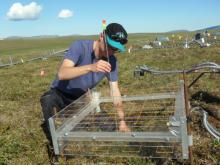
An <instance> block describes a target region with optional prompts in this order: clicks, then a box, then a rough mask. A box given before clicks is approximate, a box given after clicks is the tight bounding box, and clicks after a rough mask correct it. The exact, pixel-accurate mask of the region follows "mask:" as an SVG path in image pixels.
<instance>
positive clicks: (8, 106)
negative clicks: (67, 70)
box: [0, 34, 220, 164]
mask: <svg viewBox="0 0 220 165" xmlns="http://www.w3.org/2000/svg"><path fill="white" fill-rule="evenodd" d="M152 35H153V34H151V35H149V36H150V37H148V38H145V36H147V35H131V37H130V42H129V43H128V45H131V44H134V43H136V41H137V40H145V39H146V40H150V39H152V38H153V37H152ZM90 37H91V38H94V36H90ZM82 38H85V37H82ZM72 40H75V37H66V38H59V39H43V40H22V41H21V40H11V41H0V52H1V55H0V58H4V57H7V55H10V54H13V56H14V58H15V57H16V56H19V57H23V56H25V57H27V58H28V57H30V56H31V55H34V56H35V55H36V56H37V55H41V53H42V52H44V51H50V50H51V49H54V50H60V49H65V48H67V47H68V46H69V44H70V43H71V41H72ZM219 54H220V45H215V46H214V47H209V48H203V49H201V48H198V47H196V48H193V49H182V48H177V49H153V50H147V51H140V52H134V53H132V54H128V53H124V54H123V55H118V58H119V61H120V68H119V69H120V81H119V82H120V86H121V88H122V92H123V93H126V92H127V93H129V92H131V91H129V90H130V89H129V88H128V86H129V84H132V83H135V82H138V80H137V79H135V78H134V77H133V70H134V68H135V66H137V65H141V64H147V65H149V66H152V67H154V68H160V69H183V68H187V67H189V66H192V65H194V64H198V63H200V62H204V61H213V62H216V63H218V64H220V57H219ZM59 63H60V58H51V59H48V60H44V61H36V62H31V63H25V64H23V65H17V66H13V67H9V68H4V69H0V75H1V76H0V135H1V136H0V164H49V162H50V157H49V156H48V154H47V144H48V141H47V139H46V137H45V136H44V133H43V131H42V129H41V127H40V125H41V119H42V117H41V108H40V104H39V97H40V95H41V94H42V93H43V92H44V91H46V90H47V89H48V87H49V86H50V83H51V81H52V80H53V78H54V76H55V74H56V70H57V67H58V65H59ZM41 69H44V70H45V74H46V75H45V76H43V77H42V76H40V75H39V74H40V71H41ZM217 76H219V75H216V76H205V77H204V78H202V79H201V80H200V81H199V83H200V84H201V86H198V87H200V90H203V91H209V92H210V93H212V94H213V95H215V96H216V97H219V90H220V86H219V84H220V83H219V77H217ZM216 77H217V78H216ZM192 78H193V76H192V77H189V80H190V79H192ZM210 78H211V79H212V80H214V81H209V80H210ZM147 83H149V84H154V79H152V78H151V79H150V78H149V77H146V84H147ZM126 85H127V87H126ZM106 87H107V86H106V83H105V82H102V83H101V88H106ZM201 88H202V89H201ZM195 92H197V89H196V88H193V89H192V90H191V91H190V94H193V93H195ZM127 93H126V94H127ZM192 101H193V100H192ZM216 106H219V105H218V104H216ZM218 109H219V107H218ZM198 117H199V116H198ZM194 120H195V125H194V126H193V131H194V132H193V134H194V144H195V145H194V148H193V150H194V156H195V162H196V164H207V163H210V164H214V163H215V162H216V161H220V158H219V154H217V152H219V148H220V145H219V144H216V143H214V142H213V141H212V140H211V138H210V136H209V134H208V133H207V132H206V131H205V130H204V129H203V128H202V127H201V123H200V122H199V119H198V118H195V119H194ZM217 126H218V128H220V126H219V125H217ZM205 143H206V144H205ZM204 144H205V145H204ZM199 157H200V158H199ZM72 161H73V160H69V161H68V163H70V164H71V162H72ZM74 161H75V162H79V164H92V163H91V162H93V163H94V164H97V163H98V162H100V161H101V162H103V163H107V164H146V162H145V161H144V160H141V159H129V160H126V159H118V160H115V159H109V158H108V159H105V160H103V159H101V160H100V159H91V158H90V159H86V158H75V159H74ZM60 163H61V164H65V163H66V162H65V161H64V160H63V159H61V160H60Z"/></svg>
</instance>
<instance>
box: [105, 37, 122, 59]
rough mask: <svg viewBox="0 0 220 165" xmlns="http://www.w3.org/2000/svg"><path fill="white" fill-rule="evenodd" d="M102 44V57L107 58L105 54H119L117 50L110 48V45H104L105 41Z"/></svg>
mask: <svg viewBox="0 0 220 165" xmlns="http://www.w3.org/2000/svg"><path fill="white" fill-rule="evenodd" d="M102 43H103V49H102V50H103V56H105V57H107V54H108V55H109V56H110V55H113V54H115V53H117V52H119V51H118V49H117V48H114V47H112V46H111V45H109V44H108V43H106V42H105V40H103V42H102Z"/></svg>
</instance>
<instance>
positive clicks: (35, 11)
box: [7, 2, 42, 21]
mask: <svg viewBox="0 0 220 165" xmlns="http://www.w3.org/2000/svg"><path fill="white" fill-rule="evenodd" d="M41 10H42V7H41V6H40V5H38V4H37V3H36V2H31V3H30V4H28V5H22V4H21V3H19V2H17V3H14V4H13V5H12V6H11V7H10V9H9V11H8V12H7V18H8V19H9V20H12V21H20V20H34V19H37V18H38V16H39V14H40V12H41Z"/></svg>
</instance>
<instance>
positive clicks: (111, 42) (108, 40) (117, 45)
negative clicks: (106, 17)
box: [106, 35, 125, 52]
mask: <svg viewBox="0 0 220 165" xmlns="http://www.w3.org/2000/svg"><path fill="white" fill-rule="evenodd" d="M106 40H107V43H108V44H109V45H110V46H112V47H114V48H117V49H118V50H119V51H120V52H124V51H125V47H124V45H122V44H121V43H120V42H116V41H114V40H112V39H111V38H110V37H109V36H108V35H106Z"/></svg>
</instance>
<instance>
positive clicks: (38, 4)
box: [0, 0, 220, 37]
mask: <svg viewBox="0 0 220 165" xmlns="http://www.w3.org/2000/svg"><path fill="white" fill-rule="evenodd" d="M62 10H63V11H62ZM61 11H62V13H61ZM59 14H60V16H59ZM103 19H105V20H106V21H107V24H108V23H110V22H118V23H121V24H122V25H123V26H124V27H125V29H126V30H127V31H128V33H135V32H166V31H171V30H178V29H187V30H196V29H201V28H205V27H209V26H215V25H220V0H111V1H104V0H32V1H29V0H4V2H1V5H0V37H7V36H35V35H71V34H82V35H89V34H99V32H100V31H101V30H102V20H103Z"/></svg>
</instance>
